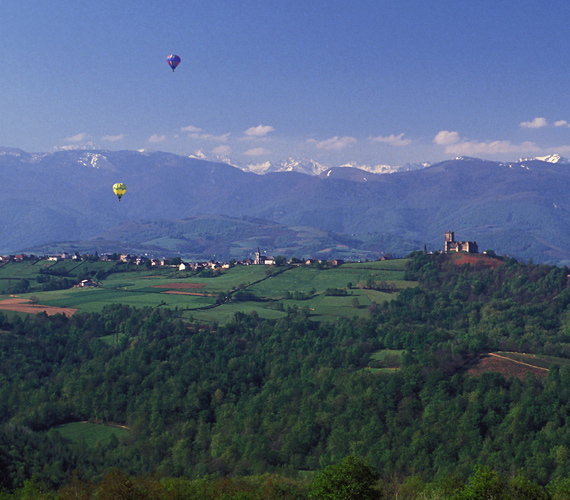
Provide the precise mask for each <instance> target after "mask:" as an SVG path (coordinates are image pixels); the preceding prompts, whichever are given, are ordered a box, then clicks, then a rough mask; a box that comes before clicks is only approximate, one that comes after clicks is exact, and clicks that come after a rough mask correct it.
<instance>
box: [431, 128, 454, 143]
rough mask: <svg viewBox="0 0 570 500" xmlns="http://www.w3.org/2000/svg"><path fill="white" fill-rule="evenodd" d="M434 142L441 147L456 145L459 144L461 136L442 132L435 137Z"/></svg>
mask: <svg viewBox="0 0 570 500" xmlns="http://www.w3.org/2000/svg"><path fill="white" fill-rule="evenodd" d="M433 142H434V143H435V144H438V145H439V146H447V145H448V144H455V143H456V142H459V134H458V133H457V132H449V131H448V130H442V131H440V132H438V133H437V135H436V136H435V137H434V139H433Z"/></svg>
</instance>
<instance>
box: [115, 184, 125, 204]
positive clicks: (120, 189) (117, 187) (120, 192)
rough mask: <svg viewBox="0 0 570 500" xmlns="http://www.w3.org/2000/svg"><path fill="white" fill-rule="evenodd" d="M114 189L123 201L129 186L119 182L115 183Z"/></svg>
mask: <svg viewBox="0 0 570 500" xmlns="http://www.w3.org/2000/svg"><path fill="white" fill-rule="evenodd" d="M113 191H114V193H115V194H116V195H117V198H119V201H121V198H122V197H123V195H124V194H125V193H126V192H127V186H125V185H124V184H123V183H122V182H117V184H113Z"/></svg>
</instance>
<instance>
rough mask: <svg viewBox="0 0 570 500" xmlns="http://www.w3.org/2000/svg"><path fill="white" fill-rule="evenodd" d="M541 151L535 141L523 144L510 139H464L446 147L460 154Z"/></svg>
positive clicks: (448, 150) (452, 152)
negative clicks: (514, 142)
mask: <svg viewBox="0 0 570 500" xmlns="http://www.w3.org/2000/svg"><path fill="white" fill-rule="evenodd" d="M540 151H541V149H540V148H539V147H538V146H537V145H536V144H535V143H534V142H530V141H526V142H522V143H521V144H513V143H512V142H510V141H487V142H477V141H462V142H457V143H455V144H449V145H447V146H446V147H445V152H446V153H448V154H452V155H458V156H470V155H485V154H489V155H493V154H500V153H511V154H529V153H539V152H540Z"/></svg>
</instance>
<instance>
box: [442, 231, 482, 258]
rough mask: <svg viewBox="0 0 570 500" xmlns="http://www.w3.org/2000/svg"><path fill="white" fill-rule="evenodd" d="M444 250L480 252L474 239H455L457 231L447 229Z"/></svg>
mask: <svg viewBox="0 0 570 500" xmlns="http://www.w3.org/2000/svg"><path fill="white" fill-rule="evenodd" d="M444 252H445V253H448V252H467V253H479V248H478V247H477V243H475V242H474V241H455V233H454V232H453V231H446V232H445V247H444Z"/></svg>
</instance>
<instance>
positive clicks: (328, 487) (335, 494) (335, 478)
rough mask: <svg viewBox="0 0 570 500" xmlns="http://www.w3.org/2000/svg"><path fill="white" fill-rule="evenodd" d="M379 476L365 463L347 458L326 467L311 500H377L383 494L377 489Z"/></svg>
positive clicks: (311, 492) (313, 487) (314, 487)
mask: <svg viewBox="0 0 570 500" xmlns="http://www.w3.org/2000/svg"><path fill="white" fill-rule="evenodd" d="M378 479H379V476H378V474H377V473H376V472H375V471H374V470H373V469H372V468H371V467H369V466H368V465H366V464H365V463H364V462H362V461H360V460H359V459H357V458H355V457H353V456H352V455H350V456H348V457H346V458H345V459H344V460H343V461H342V462H340V463H338V464H334V465H329V466H328V467H326V468H325V469H324V470H323V471H322V472H321V473H320V474H319V475H318V476H317V477H316V478H315V480H314V481H313V484H312V485H311V491H310V493H309V498H310V499H311V500H377V499H381V498H382V496H383V495H382V492H381V491H380V490H379V489H377V488H376V483H377V482H378Z"/></svg>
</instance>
